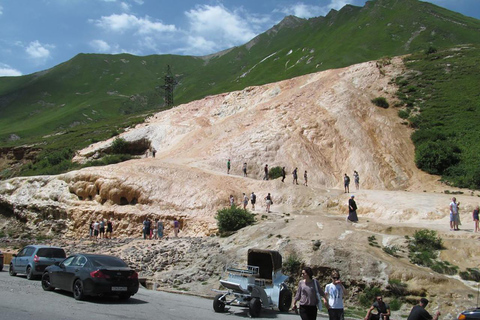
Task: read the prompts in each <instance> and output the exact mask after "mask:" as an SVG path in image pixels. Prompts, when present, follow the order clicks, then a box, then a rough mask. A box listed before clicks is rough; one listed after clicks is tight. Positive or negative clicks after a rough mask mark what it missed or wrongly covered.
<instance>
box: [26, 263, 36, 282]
mask: <svg viewBox="0 0 480 320" xmlns="http://www.w3.org/2000/svg"><path fill="white" fill-rule="evenodd" d="M27 279H28V280H33V279H35V276H34V275H33V271H32V267H30V266H28V267H27Z"/></svg>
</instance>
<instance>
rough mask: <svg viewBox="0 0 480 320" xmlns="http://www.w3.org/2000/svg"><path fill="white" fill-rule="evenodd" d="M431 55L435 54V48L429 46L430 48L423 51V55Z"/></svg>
mask: <svg viewBox="0 0 480 320" xmlns="http://www.w3.org/2000/svg"><path fill="white" fill-rule="evenodd" d="M432 53H437V48H435V47H432V46H430V47H428V49H427V50H425V54H427V55H429V54H432Z"/></svg>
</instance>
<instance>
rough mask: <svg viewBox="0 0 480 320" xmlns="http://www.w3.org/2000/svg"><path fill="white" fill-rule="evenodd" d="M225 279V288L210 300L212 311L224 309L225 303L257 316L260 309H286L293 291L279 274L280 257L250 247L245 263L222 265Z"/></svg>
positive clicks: (286, 277) (288, 306)
mask: <svg viewBox="0 0 480 320" xmlns="http://www.w3.org/2000/svg"><path fill="white" fill-rule="evenodd" d="M225 273H226V276H225V277H226V279H221V280H220V284H221V285H222V286H223V287H225V288H226V289H227V290H216V289H215V290H213V291H216V292H219V294H217V295H216V296H215V299H214V300H213V310H215V312H224V311H225V306H238V307H246V308H248V311H249V314H250V316H251V317H252V318H254V317H258V316H259V315H260V312H261V310H262V307H263V308H269V309H270V308H278V309H279V310H280V311H282V312H286V311H288V309H289V308H290V305H291V304H292V292H291V291H290V290H289V289H288V287H287V284H286V281H287V280H288V276H286V275H284V274H283V273H282V256H281V254H280V253H279V252H278V251H273V250H262V249H249V250H248V257H247V265H239V264H229V265H227V266H226V267H225Z"/></svg>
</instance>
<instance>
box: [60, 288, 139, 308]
mask: <svg viewBox="0 0 480 320" xmlns="http://www.w3.org/2000/svg"><path fill="white" fill-rule="evenodd" d="M52 293H54V294H60V295H63V296H65V297H70V298H72V299H74V298H73V293H71V292H68V291H64V290H55V291H53V292H52ZM79 302H88V303H95V304H110V305H115V304H126V305H129V304H131V305H135V304H146V303H148V302H147V301H144V300H140V299H136V298H134V297H131V298H130V299H128V300H120V299H119V298H118V297H116V296H99V297H91V296H89V297H86V298H85V300H82V301H79Z"/></svg>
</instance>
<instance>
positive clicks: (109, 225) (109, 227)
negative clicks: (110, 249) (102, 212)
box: [105, 219, 113, 239]
mask: <svg viewBox="0 0 480 320" xmlns="http://www.w3.org/2000/svg"><path fill="white" fill-rule="evenodd" d="M112 232H113V223H112V221H111V220H110V219H107V233H106V235H105V237H106V238H107V239H112Z"/></svg>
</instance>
